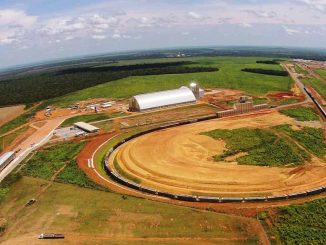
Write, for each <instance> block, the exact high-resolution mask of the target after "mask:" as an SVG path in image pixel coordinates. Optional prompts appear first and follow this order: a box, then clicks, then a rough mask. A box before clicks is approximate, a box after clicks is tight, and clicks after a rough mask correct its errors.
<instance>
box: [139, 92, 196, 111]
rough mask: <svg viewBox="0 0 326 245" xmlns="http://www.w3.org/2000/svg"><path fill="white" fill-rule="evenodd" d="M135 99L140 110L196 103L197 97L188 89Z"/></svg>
mask: <svg viewBox="0 0 326 245" xmlns="http://www.w3.org/2000/svg"><path fill="white" fill-rule="evenodd" d="M133 98H134V99H135V100H136V101H137V103H138V105H139V109H140V110H146V109H150V108H156V107H161V106H168V105H175V104H181V103H187V102H194V101H196V97H195V95H194V94H193V92H192V91H191V90H190V89H189V88H187V87H181V88H179V89H173V90H167V91H161V92H156V93H149V94H140V95H136V96H134V97H133Z"/></svg>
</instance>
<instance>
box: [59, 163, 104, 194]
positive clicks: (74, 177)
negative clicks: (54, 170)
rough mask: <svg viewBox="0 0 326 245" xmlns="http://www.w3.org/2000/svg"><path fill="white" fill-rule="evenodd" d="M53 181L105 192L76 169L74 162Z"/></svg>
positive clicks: (81, 171)
mask: <svg viewBox="0 0 326 245" xmlns="http://www.w3.org/2000/svg"><path fill="white" fill-rule="evenodd" d="M55 181H57V182H61V183H68V184H75V185H78V186H80V187H85V188H92V189H97V190H102V191H106V190H107V189H105V188H104V187H102V186H99V185H97V184H96V183H94V182H93V181H91V180H90V179H89V178H88V177H87V175H86V174H85V173H84V171H83V170H81V169H80V168H78V165H77V162H76V161H75V160H72V161H70V162H69V163H68V164H67V165H66V167H65V168H64V169H63V170H62V171H61V172H60V173H59V174H58V175H57V177H56V178H55Z"/></svg>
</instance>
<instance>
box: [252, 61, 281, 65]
mask: <svg viewBox="0 0 326 245" xmlns="http://www.w3.org/2000/svg"><path fill="white" fill-rule="evenodd" d="M256 63H257V64H267V65H279V64H280V61H279V60H257V61H256Z"/></svg>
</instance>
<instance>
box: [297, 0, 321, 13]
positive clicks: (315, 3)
mask: <svg viewBox="0 0 326 245" xmlns="http://www.w3.org/2000/svg"><path fill="white" fill-rule="evenodd" d="M295 1H296V2H301V3H304V4H306V5H308V6H310V7H311V8H313V9H316V10H319V11H322V12H323V11H325V10H326V0H295Z"/></svg>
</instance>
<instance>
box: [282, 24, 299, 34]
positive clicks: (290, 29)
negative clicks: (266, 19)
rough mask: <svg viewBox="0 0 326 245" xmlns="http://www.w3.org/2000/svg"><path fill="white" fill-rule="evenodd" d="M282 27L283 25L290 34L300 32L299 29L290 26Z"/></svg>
mask: <svg viewBox="0 0 326 245" xmlns="http://www.w3.org/2000/svg"><path fill="white" fill-rule="evenodd" d="M282 27H283V29H284V30H285V31H286V33H287V34H289V35H293V34H296V33H300V31H299V30H297V29H293V28H289V27H287V26H282Z"/></svg>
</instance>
